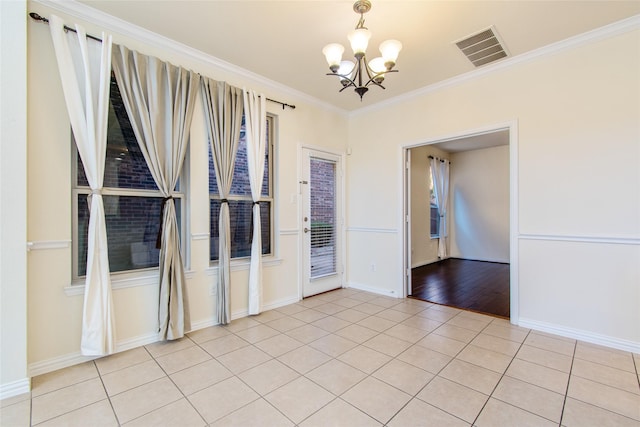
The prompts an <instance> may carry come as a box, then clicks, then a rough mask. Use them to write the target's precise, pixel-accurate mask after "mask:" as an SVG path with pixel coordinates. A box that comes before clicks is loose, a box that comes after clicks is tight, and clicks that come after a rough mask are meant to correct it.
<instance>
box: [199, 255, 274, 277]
mask: <svg viewBox="0 0 640 427" xmlns="http://www.w3.org/2000/svg"><path fill="white" fill-rule="evenodd" d="M280 264H282V258H275V257H267V258H263V259H262V266H263V267H274V266H277V265H280ZM250 265H251V261H250V259H249V258H244V259H241V260H236V261H231V271H243V270H248V269H249V266H250ZM204 271H205V273H206V274H207V276H213V275H215V274H217V273H218V263H217V262H216V263H215V264H212V265H211V266H209V268H207V269H205V270H204Z"/></svg>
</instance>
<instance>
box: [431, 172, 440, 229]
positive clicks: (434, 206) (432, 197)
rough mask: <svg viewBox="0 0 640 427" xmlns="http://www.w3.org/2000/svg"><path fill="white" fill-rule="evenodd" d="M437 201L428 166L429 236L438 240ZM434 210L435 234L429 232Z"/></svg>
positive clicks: (438, 216) (438, 218) (438, 217)
mask: <svg viewBox="0 0 640 427" xmlns="http://www.w3.org/2000/svg"><path fill="white" fill-rule="evenodd" d="M431 200H435V203H431ZM438 203H439V201H438V196H437V194H435V191H434V188H433V169H432V168H431V164H429V236H430V238H431V239H439V238H440V215H438V210H439V204H438ZM434 208H435V209H436V215H435V221H436V230H437V231H436V233H435V234H434V233H432V232H431V222H432V221H434V218H433V216H432V214H433V209H434Z"/></svg>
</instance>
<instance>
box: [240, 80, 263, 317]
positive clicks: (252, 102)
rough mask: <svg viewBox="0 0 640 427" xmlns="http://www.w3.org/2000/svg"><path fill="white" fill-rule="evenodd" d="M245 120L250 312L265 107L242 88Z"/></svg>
mask: <svg viewBox="0 0 640 427" xmlns="http://www.w3.org/2000/svg"><path fill="white" fill-rule="evenodd" d="M243 97H244V124H245V132H246V134H245V136H246V140H247V163H248V165H249V182H250V184H251V198H252V199H253V210H252V218H253V228H252V230H253V238H252V240H251V264H250V267H249V314H259V313H260V310H262V238H261V237H262V228H261V226H260V204H259V203H258V201H259V200H260V193H261V191H262V181H263V176H264V161H265V149H266V144H267V141H266V136H267V108H266V102H265V101H266V99H265V97H264V96H263V95H260V94H257V93H255V92H254V91H250V90H246V89H244V90H243Z"/></svg>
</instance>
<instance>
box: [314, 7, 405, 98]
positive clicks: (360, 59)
mask: <svg viewBox="0 0 640 427" xmlns="http://www.w3.org/2000/svg"><path fill="white" fill-rule="evenodd" d="M353 10H354V12H356V13H358V14H360V20H359V21H358V23H357V24H356V28H355V30H353V31H351V32H350V33H349V34H348V36H347V38H348V39H349V43H350V44H351V49H352V50H353V55H354V57H355V62H351V61H342V54H343V53H344V47H343V46H342V45H340V44H338V43H331V44H328V45H326V46H325V47H324V49H322V53H323V54H324V55H325V57H326V59H327V63H328V64H329V69H330V70H331V73H330V74H327V75H329V76H338V78H339V79H340V83H341V84H342V89H340V92H342V91H343V90H345V89H346V88H349V87H353V90H354V91H355V92H356V93H357V94H358V95H359V96H360V100H361V101H362V97H363V96H364V94H365V93H367V91H368V90H369V87H368V86H369V85H375V86H378V87H380V88H382V89H384V86H382V82H383V81H384V79H385V76H386V74H387V73H397V72H398V70H393V69H392V68H393V67H395V65H396V61H397V60H398V54H399V53H400V50H401V49H402V43H400V42H399V41H398V40H387V41H384V42H382V44H381V45H380V53H381V54H382V56H381V57H377V58H374V59H372V60H371V61H367V57H366V51H367V46H368V45H369V39H371V31H369V29H367V28H366V27H365V26H364V14H365V13H367V12H369V10H371V2H370V1H369V0H358V1H356V2H355V3H354V4H353Z"/></svg>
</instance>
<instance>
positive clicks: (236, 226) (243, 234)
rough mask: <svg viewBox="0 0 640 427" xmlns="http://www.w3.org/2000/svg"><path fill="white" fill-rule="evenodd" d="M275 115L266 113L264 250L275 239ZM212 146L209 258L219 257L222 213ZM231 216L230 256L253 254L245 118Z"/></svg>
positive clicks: (264, 251) (262, 201) (269, 250)
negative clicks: (273, 171)
mask: <svg viewBox="0 0 640 427" xmlns="http://www.w3.org/2000/svg"><path fill="white" fill-rule="evenodd" d="M273 122H274V119H273V117H272V116H267V144H266V150H265V168H264V178H263V182H262V191H261V198H260V219H261V225H262V254H263V255H268V254H272V253H273V251H272V248H273V242H272V236H273V232H272V231H273V182H272V176H273V174H272V168H273V160H272V159H273V144H274V138H273V135H274V131H273V129H274V126H273ZM208 147H209V197H210V236H211V238H210V252H209V254H210V259H211V261H217V260H218V256H219V254H218V250H219V246H218V237H219V236H220V232H219V230H218V219H219V217H220V194H219V193H218V184H217V182H216V174H215V170H214V166H213V158H212V156H211V144H208ZM227 199H228V200H229V218H230V235H231V258H232V259H233V258H245V257H250V256H251V230H252V228H253V227H252V218H251V216H252V215H251V212H252V209H253V201H252V199H251V186H250V184H249V169H248V163H247V143H246V138H245V124H244V118H243V120H242V127H241V129H240V141H239V144H238V152H237V154H236V163H235V166H234V169H233V181H232V184H231V192H230V194H229V197H227Z"/></svg>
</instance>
